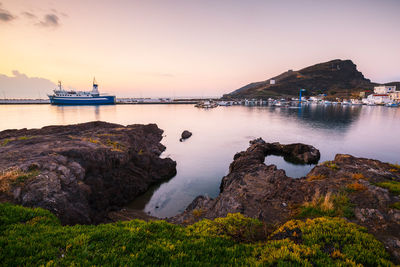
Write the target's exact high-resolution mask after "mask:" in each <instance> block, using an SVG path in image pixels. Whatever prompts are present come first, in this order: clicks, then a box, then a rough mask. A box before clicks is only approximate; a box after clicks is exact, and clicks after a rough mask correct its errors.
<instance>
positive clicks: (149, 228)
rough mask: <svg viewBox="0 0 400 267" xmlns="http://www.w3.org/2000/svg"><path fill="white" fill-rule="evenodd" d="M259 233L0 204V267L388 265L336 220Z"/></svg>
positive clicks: (253, 223) (236, 225)
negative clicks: (71, 217) (75, 221)
mask: <svg viewBox="0 0 400 267" xmlns="http://www.w3.org/2000/svg"><path fill="white" fill-rule="evenodd" d="M263 227H264V226H263V224H262V223H261V222H259V221H258V220H256V219H250V218H246V217H244V216H243V215H241V214H229V215H228V216H227V217H226V218H219V219H216V220H214V221H210V220H203V221H200V222H198V223H196V224H194V225H191V226H188V227H184V226H180V225H173V224H170V223H167V222H165V221H152V222H144V221H140V220H133V221H129V222H118V223H111V224H101V225H97V226H94V225H75V226H61V225H60V223H59V221H58V219H57V218H56V217H55V216H54V215H52V214H51V213H50V212H48V211H45V210H42V209H30V208H23V207H20V206H14V205H11V204H0V248H1V250H0V262H1V263H2V265H4V266H26V265H34V266H39V265H49V266H51V265H53V266H66V265H68V266H72V265H74V266H76V265H78V266H82V265H83V266H89V265H107V266H108V265H113V266H121V265H122V266H148V265H151V266H158V265H163V266H166V265H168V266H178V265H182V266H200V265H201V266H217V265H227V266H233V265H236V266H238V265H240V266H243V265H246V266H255V265H266V266H288V265H292V266H293V265H294V266H312V265H313V266H329V265H330V266H332V265H350V266H356V265H357V264H363V265H370V266H377V265H390V264H391V263H390V262H389V255H388V254H387V253H386V252H385V250H384V247H383V245H382V244H381V243H380V242H379V241H377V240H376V239H375V238H374V237H373V236H372V235H370V234H368V233H367V232H366V230H365V229H364V228H362V227H360V226H357V225H355V224H352V223H348V222H347V221H345V220H343V219H339V218H318V219H312V220H307V221H305V222H303V221H297V220H292V221H289V222H287V223H286V224H285V225H283V226H282V227H280V228H279V229H278V230H276V231H275V232H274V233H273V234H272V235H270V236H266V235H265V234H264V232H263V231H264V230H263ZM260 237H261V238H260ZM257 240H259V241H257ZM260 240H262V241H260Z"/></svg>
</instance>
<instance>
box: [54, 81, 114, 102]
mask: <svg viewBox="0 0 400 267" xmlns="http://www.w3.org/2000/svg"><path fill="white" fill-rule="evenodd" d="M48 97H49V99H50V103H51V104H52V105H105V104H115V96H111V95H101V94H100V92H99V89H98V84H97V82H96V80H95V79H93V89H92V91H74V90H68V91H67V90H65V89H64V88H63V87H62V86H61V82H60V81H59V82H58V88H57V89H55V90H54V94H53V95H48Z"/></svg>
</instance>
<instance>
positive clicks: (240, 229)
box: [188, 213, 266, 242]
mask: <svg viewBox="0 0 400 267" xmlns="http://www.w3.org/2000/svg"><path fill="white" fill-rule="evenodd" d="M188 229H189V230H190V231H192V232H193V233H196V234H198V233H202V234H205V235H211V236H221V237H229V238H232V239H233V240H235V241H239V242H251V241H257V240H261V239H265V238H266V236H265V232H264V225H263V224H262V223H261V222H260V221H259V220H256V219H252V218H248V217H245V216H243V215H242V214H240V213H235V214H231V213H228V215H227V216H226V217H225V218H217V219H215V220H213V221H211V220H207V219H205V220H202V221H200V222H197V223H195V224H194V225H192V226H188Z"/></svg>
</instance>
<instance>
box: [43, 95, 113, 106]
mask: <svg viewBox="0 0 400 267" xmlns="http://www.w3.org/2000/svg"><path fill="white" fill-rule="evenodd" d="M49 99H50V103H51V104H52V105H113V104H115V96H96V97H62V96H49Z"/></svg>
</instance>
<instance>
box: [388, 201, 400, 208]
mask: <svg viewBox="0 0 400 267" xmlns="http://www.w3.org/2000/svg"><path fill="white" fill-rule="evenodd" d="M390 207H391V208H393V209H398V210H400V202H395V203H393V204H392V205H390Z"/></svg>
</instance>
